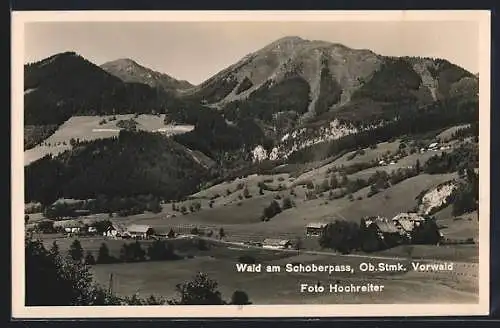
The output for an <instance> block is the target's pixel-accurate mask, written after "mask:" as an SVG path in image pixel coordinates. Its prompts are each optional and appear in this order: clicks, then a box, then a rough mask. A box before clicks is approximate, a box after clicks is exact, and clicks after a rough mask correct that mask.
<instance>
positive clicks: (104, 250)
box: [97, 243, 112, 264]
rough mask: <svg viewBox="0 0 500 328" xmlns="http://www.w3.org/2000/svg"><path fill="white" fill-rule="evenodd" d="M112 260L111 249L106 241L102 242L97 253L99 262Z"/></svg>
mask: <svg viewBox="0 0 500 328" xmlns="http://www.w3.org/2000/svg"><path fill="white" fill-rule="evenodd" d="M111 260H112V258H111V256H110V255H109V249H108V246H107V245H106V243H102V244H101V247H99V252H98V253H97V263H103V264H104V263H110V262H111Z"/></svg>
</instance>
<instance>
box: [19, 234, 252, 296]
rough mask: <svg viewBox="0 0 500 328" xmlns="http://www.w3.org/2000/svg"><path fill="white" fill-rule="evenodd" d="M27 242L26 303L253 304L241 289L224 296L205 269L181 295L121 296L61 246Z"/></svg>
mask: <svg viewBox="0 0 500 328" xmlns="http://www.w3.org/2000/svg"><path fill="white" fill-rule="evenodd" d="M24 244H25V252H26V266H25V270H26V289H25V299H26V306H82V305H87V306H88V305H91V306H99V305H167V304H168V305H224V304H235V305H246V304H251V302H250V300H249V297H248V295H247V294H246V293H245V292H244V291H241V290H237V291H235V292H234V293H233V294H232V297H231V299H230V300H229V301H226V300H224V299H223V297H222V294H221V293H220V291H218V283H217V282H216V281H215V280H212V279H210V278H209V277H208V276H207V275H206V274H204V273H199V274H197V275H196V276H195V277H194V278H193V279H192V280H191V281H186V282H183V283H180V284H177V285H176V287H175V289H176V291H177V293H178V298H174V299H165V298H163V297H158V296H154V295H151V296H150V297H147V298H141V297H140V296H138V295H132V296H127V297H119V296H117V295H115V294H114V293H112V292H111V291H110V290H109V289H107V288H104V287H103V286H101V285H99V284H97V283H96V282H95V281H94V280H93V277H92V274H91V272H90V271H89V268H88V266H87V265H86V264H84V263H82V262H81V261H75V260H73V259H72V258H71V257H66V256H64V255H62V254H61V253H60V252H59V249H58V248H57V247H52V248H51V249H50V250H47V249H46V248H45V247H44V245H43V243H42V242H41V241H39V240H33V239H31V238H29V237H27V238H25V243H24Z"/></svg>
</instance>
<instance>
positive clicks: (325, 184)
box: [319, 179, 330, 192]
mask: <svg viewBox="0 0 500 328" xmlns="http://www.w3.org/2000/svg"><path fill="white" fill-rule="evenodd" d="M319 189H320V192H325V191H327V190H328V189H330V183H329V182H328V180H327V179H324V180H323V182H322V183H321V185H320V187H319Z"/></svg>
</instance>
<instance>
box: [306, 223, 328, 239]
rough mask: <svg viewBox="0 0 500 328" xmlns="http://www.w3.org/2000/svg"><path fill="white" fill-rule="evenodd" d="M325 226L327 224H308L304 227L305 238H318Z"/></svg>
mask: <svg viewBox="0 0 500 328" xmlns="http://www.w3.org/2000/svg"><path fill="white" fill-rule="evenodd" d="M326 226H327V223H320V222H312V223H309V224H308V225H306V236H320V235H321V234H322V233H323V231H324V230H325V227H326Z"/></svg>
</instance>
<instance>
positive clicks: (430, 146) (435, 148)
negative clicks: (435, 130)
mask: <svg viewBox="0 0 500 328" xmlns="http://www.w3.org/2000/svg"><path fill="white" fill-rule="evenodd" d="M438 145H439V144H438V143H437V142H433V143H431V144H430V145H429V147H428V148H427V149H429V150H437V149H438Z"/></svg>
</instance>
